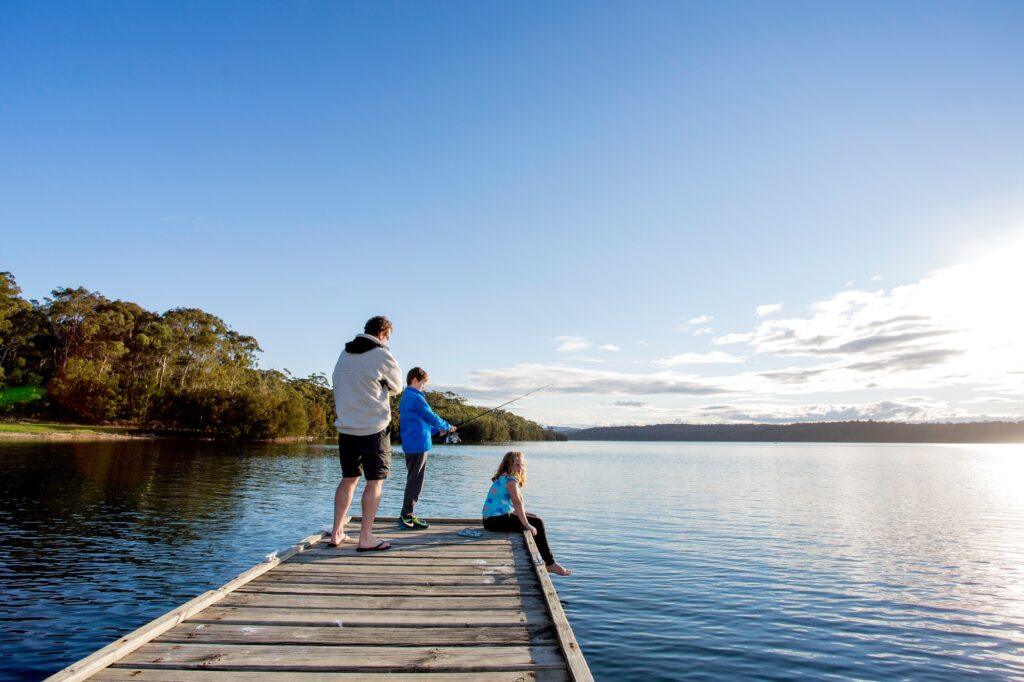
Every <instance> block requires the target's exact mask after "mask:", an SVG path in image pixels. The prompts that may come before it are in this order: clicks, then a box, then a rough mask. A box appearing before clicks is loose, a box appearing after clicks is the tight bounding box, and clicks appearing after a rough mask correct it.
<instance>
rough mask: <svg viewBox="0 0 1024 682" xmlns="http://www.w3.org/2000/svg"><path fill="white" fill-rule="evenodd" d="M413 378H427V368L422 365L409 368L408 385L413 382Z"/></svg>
mask: <svg viewBox="0 0 1024 682" xmlns="http://www.w3.org/2000/svg"><path fill="white" fill-rule="evenodd" d="M413 379H419V380H420V381H426V380H427V370H425V369H423V368H422V367H413V368H412V369H410V370H409V373H408V374H406V375H405V384H406V386H408V385H409V384H411V383H412V380H413Z"/></svg>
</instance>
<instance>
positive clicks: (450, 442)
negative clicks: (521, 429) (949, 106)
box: [444, 384, 554, 445]
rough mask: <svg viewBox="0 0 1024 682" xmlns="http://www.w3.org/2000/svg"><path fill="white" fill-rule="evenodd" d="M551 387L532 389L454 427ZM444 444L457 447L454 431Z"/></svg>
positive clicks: (450, 432)
mask: <svg viewBox="0 0 1024 682" xmlns="http://www.w3.org/2000/svg"><path fill="white" fill-rule="evenodd" d="M553 385H554V384H545V385H543V386H541V387H540V388H535V389H533V390H532V391H530V392H528V393H524V394H522V395H521V396H519V397H518V398H513V399H512V400H509V401H508V402H507V403H502V404H501V405H498V406H497V407H492V408H491V409H489V410H486V411H484V412H481V413H480V414H478V415H475V416H473V417H470V418H469V419H467V420H466V421H464V422H459V423H458V424H455V426H456V427H457V428H462V427H463V426H465V425H466V424H468V423H470V422H471V421H476V420H477V419H479V418H480V417H483V416H485V415H488V414H490V413H491V412H494V411H495V410H500V409H501V408H503V407H505V406H506V405H511V404H512V403H514V402H517V401H520V400H522V399H523V398H525V397H526V396H529V395H533V394H534V393H537V392H538V391H543V390H544V389H545V388H550V387H551V386H553ZM444 442H445V443H447V444H448V445H457V444H458V443H459V442H460V439H459V437H458V435H456V433H455V431H449V432H448V435H447V436H446V437H445V439H444Z"/></svg>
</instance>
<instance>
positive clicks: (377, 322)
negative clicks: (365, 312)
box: [363, 315, 391, 336]
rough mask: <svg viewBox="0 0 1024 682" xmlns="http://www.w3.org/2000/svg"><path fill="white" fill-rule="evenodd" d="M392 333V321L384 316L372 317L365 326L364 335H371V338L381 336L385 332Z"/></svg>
mask: <svg viewBox="0 0 1024 682" xmlns="http://www.w3.org/2000/svg"><path fill="white" fill-rule="evenodd" d="M390 331H391V320H389V319H388V318H386V317H384V316H383V315H377V316H376V317H371V318H370V319H368V320H367V321H366V324H365V325H363V333H364V334H369V335H370V336H380V335H381V334H383V333H384V332H390Z"/></svg>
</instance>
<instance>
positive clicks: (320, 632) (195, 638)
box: [154, 622, 558, 646]
mask: <svg viewBox="0 0 1024 682" xmlns="http://www.w3.org/2000/svg"><path fill="white" fill-rule="evenodd" d="M154 641H156V642H176V643H186V642H200V643H205V644H306V645H323V644H334V645H347V646H358V645H366V644H369V645H377V646H379V645H381V644H385V643H387V644H395V643H400V644H402V645H403V646H479V645H485V644H489V645H493V646H498V645H500V646H507V645H513V644H546V645H555V644H557V643H558V642H557V640H556V639H555V634H554V629H553V628H552V627H551V626H550V625H543V626H519V627H475V628H451V627H445V628H431V627H419V628H402V629H401V630H397V629H396V628H390V627H358V628H344V627H342V628H339V627H336V626H332V627H306V626H298V625H236V624H229V623H193V622H188V623H182V624H180V625H178V626H176V627H173V628H171V629H170V630H168V631H167V632H165V633H164V634H162V635H160V637H158V638H157V639H155V640H154Z"/></svg>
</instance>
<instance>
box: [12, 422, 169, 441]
mask: <svg viewBox="0 0 1024 682" xmlns="http://www.w3.org/2000/svg"><path fill="white" fill-rule="evenodd" d="M138 438H153V436H152V435H149V434H145V433H140V432H137V431H136V430H135V429H132V428H131V427H128V426H95V425H83V424H57V423H53V422H29V421H15V422H0V440H119V439H138Z"/></svg>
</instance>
